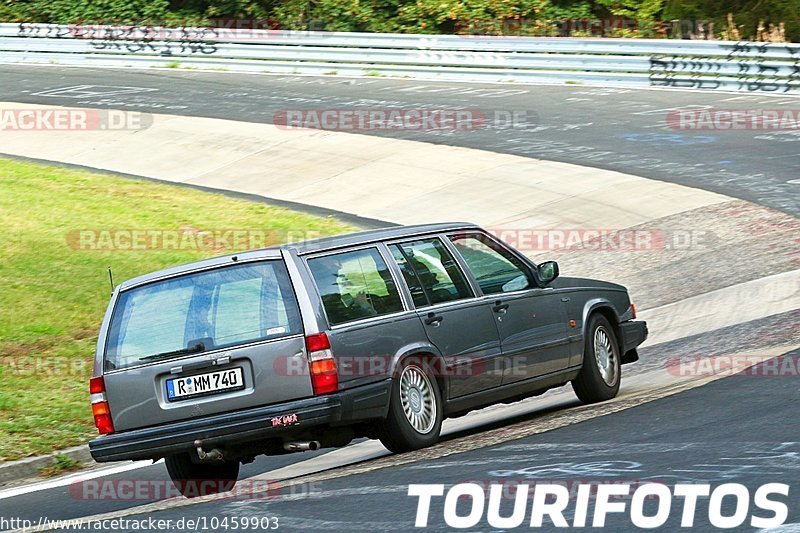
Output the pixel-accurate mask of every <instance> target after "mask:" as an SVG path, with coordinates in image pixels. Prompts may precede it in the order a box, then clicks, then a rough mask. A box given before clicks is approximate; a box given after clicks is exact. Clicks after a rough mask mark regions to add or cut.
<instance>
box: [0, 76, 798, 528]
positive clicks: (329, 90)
mask: <svg viewBox="0 0 800 533" xmlns="http://www.w3.org/2000/svg"><path fill="white" fill-rule="evenodd" d="M0 80H2V82H0V100H4V101H17V102H29V103H36V104H50V105H66V106H72V107H80V106H84V107H98V108H114V109H130V110H138V111H146V112H155V113H169V114H183V115H196V116H207V117H214V118H225V119H231V120H242V121H249V122H266V123H269V122H272V120H273V117H274V116H275V114H276V113H277V112H280V111H282V110H287V109H386V108H434V107H446V108H449V109H453V108H463V109H480V110H481V112H482V113H483V114H484V115H486V116H489V117H492V116H495V112H496V111H499V112H500V113H501V115H503V116H505V114H506V113H509V112H510V113H514V112H516V113H517V114H518V116H524V117H525V120H524V122H523V123H516V124H514V125H513V126H508V127H501V126H500V125H499V124H496V123H493V122H491V121H490V122H488V123H487V127H485V128H481V129H478V130H476V131H462V132H435V131H427V132H409V131H392V132H380V131H365V132H362V133H368V134H374V135H391V136H395V137H398V138H407V139H414V140H421V141H426V142H434V143H443V144H452V145H457V146H465V147H473V148H481V149H486V150H493V151H499V152H507V153H513V154H517V155H523V156H528V157H538V158H542V159H549V160H556V161H563V162H568V163H576V164H581V165H586V166H595V167H599V168H607V169H612V170H618V171H621V172H626V173H630V174H635V175H640V176H644V177H648V178H655V179H660V180H664V181H670V182H675V183H681V184H685V185H688V186H692V187H698V188H702V189H707V190H712V191H715V192H720V193H723V194H726V195H729V196H732V197H737V198H741V199H745V200H749V201H752V202H755V203H758V204H761V205H765V206H768V207H772V208H775V209H778V210H781V211H784V212H786V213H789V214H791V215H794V216H798V215H800V180H799V179H798V178H800V176H799V175H798V174H800V173H799V172H798V170H800V150H798V149H797V146H798V145H797V143H798V142H800V133H798V132H775V131H764V132H753V131H736V132H732V131H717V132H709V131H674V130H672V129H670V128H669V127H667V126H666V124H665V120H666V117H667V113H668V112H669V111H670V110H674V109H681V108H685V107H687V106H708V107H709V108H715V109H780V108H796V107H797V103H798V102H800V100H798V99H790V98H775V97H766V96H755V95H731V94H712V93H708V94H705V93H688V92H675V91H634V90H624V89H602V88H590V87H580V86H562V87H548V86H519V85H464V84H452V83H435V82H418V81H414V80H399V79H385V78H363V79H344V78H334V77H299V76H253V75H238V74H232V73H224V74H223V73H202V72H187V71H126V70H106V69H77V68H56V67H19V66H0ZM119 87H128V88H133V89H135V90H133V91H130V92H126V93H119V89H118V88H119ZM66 88H71V89H69V90H65V89H66ZM115 88H117V89H115ZM115 91H116V92H115ZM89 93H95V94H89ZM109 93H114V94H109ZM520 113H521V115H520ZM0 151H2V149H0ZM799 322H800V315H798V313H797V312H795V313H788V314H786V315H783V316H779V317H770V318H768V319H764V320H762V321H756V322H752V323H748V324H742V325H739V326H736V327H735V328H731V329H730V330H721V331H716V332H709V333H707V334H704V335H700V336H698V337H696V338H689V339H681V340H679V341H673V342H671V343H668V344H667V345H655V346H651V347H649V348H647V349H646V350H643V352H642V356H643V357H642V361H641V362H640V363H637V364H636V365H632V366H630V367H626V369H625V370H626V372H628V373H633V374H635V373H637V372H641V371H643V370H644V369H647V368H649V367H655V366H663V364H664V361H665V359H666V358H667V357H672V356H675V354H678V355H681V354H692V353H694V354H696V353H702V354H707V355H713V354H719V353H730V352H731V351H735V350H741V349H747V348H748V347H752V348H753V349H755V348H757V347H759V346H761V344H762V343H761V341H762V340H763V339H765V338H770V340H775V339H776V338H782V339H785V340H787V341H791V342H794V341H796V340H797V336H798V330H797V324H798V323H799ZM790 356H791V357H798V356H800V352H794V353H792V354H790ZM797 383H798V382H797V376H794V377H775V378H766V377H761V376H733V377H730V378H726V379H723V380H719V381H716V382H713V383H711V384H708V385H705V386H703V387H699V388H696V389H692V390H689V391H686V392H682V393H680V394H677V395H674V396H671V397H667V398H662V399H660V400H656V401H653V402H650V403H647V404H644V405H640V406H638V407H634V408H631V409H627V410H625V411H622V412H618V413H614V414H610V415H606V416H602V417H599V418H596V419H593V420H589V421H585V422H581V423H578V424H574V425H571V426H567V427H563V428H560V429H556V430H553V431H549V432H546V433H543V434H540V435H536V436H533V437H526V438H523V439H518V440H512V441H509V442H506V443H504V444H500V445H494V446H488V447H485V448H480V449H475V450H471V451H468V452H464V453H459V454H457V455H451V456H447V457H443V458H438V459H430V460H425V459H421V460H419V461H415V462H411V463H409V464H403V465H398V466H393V467H389V468H383V469H380V470H375V471H372V472H367V473H363V474H357V475H350V476H347V477H341V478H336V479H327V480H324V481H321V482H317V483H315V484H314V486H313V491H312V494H311V495H310V496H303V495H300V496H297V495H295V496H291V495H288V496H280V495H279V496H277V497H274V498H271V499H267V500H266V501H265V500H264V499H248V498H238V499H230V500H222V501H215V502H209V503H202V504H198V505H193V506H190V507H182V508H175V509H167V510H163V511H158V512H155V513H151V514H150V515H148V516H153V517H155V518H171V519H177V518H182V517H199V516H205V517H212V516H217V517H224V516H228V517H231V516H237V517H253V516H257V517H265V516H277V517H278V518H279V520H280V523H281V527H280V530H288V531H295V530H296V531H300V530H304V531H305V530H311V529H313V530H320V531H375V530H396V531H405V530H410V529H412V528H413V521H414V516H415V514H416V499H415V498H410V497H408V496H407V489H408V484H409V483H445V484H448V485H449V484H454V483H459V482H466V481H473V482H477V483H485V484H488V483H490V482H504V481H505V482H510V483H514V482H523V483H524V482H530V481H531V479H533V480H534V481H536V480H538V481H539V482H541V481H542V480H544V481H552V482H559V481H565V482H567V483H575V482H586V483H591V482H597V483H599V482H604V481H608V480H616V481H623V482H629V483H632V484H636V483H641V482H645V481H647V480H650V481H660V482H664V483H667V484H672V483H676V482H695V483H703V482H705V483H712V484H713V485H718V484H720V483H725V482H736V483H742V484H745V485H746V486H747V487H748V488H751V490H754V489H755V487H757V486H758V485H760V484H763V483H766V482H784V483H789V484H790V485H791V487H792V491H795V492H791V493H790V495H789V498H788V499H787V502H786V503H787V504H788V507H789V513H790V514H789V517H788V519H787V522H789V523H792V522H794V523H797V522H800V494H797V493H796V491H797V490H800V486H798V482H799V481H800V459H798V458H800V429H798V427H797V425H796V422H795V420H796V409H795V408H794V405H796V404H794V402H795V401H796V400H798V399H799V397H800V387H798V384H797ZM529 401H534V402H535V401H536V400H535V399H533V400H529ZM537 416H538V415H537V414H533V415H531V416H530V420H531V422H532V423H533V422H535V419H536V417H537ZM515 422H518V420H515ZM502 424H503V421H499V422H498V425H499V426H500V427H502ZM491 427H493V426H492V425H487V427H486V428H484V429H490V428H491ZM480 435H481V428H478V429H477V430H474V431H472V432H468V433H467V434H465V435H457V436H453V437H451V438H456V439H457V438H467V439H470V438H474V439H480ZM315 453H316V454H317V455H319V454H322V453H325V451H324V450H323V451H322V452H315ZM311 456H312V455H311V454H310V453H304V454H295V455H289V456H282V457H277V458H275V457H272V458H263V457H262V458H259V459H258V460H257V461H256V463H254V464H252V465H248V466H245V467H243V472H242V477H245V476H251V475H255V474H258V473H261V472H264V471H267V470H271V469H274V468H277V467H280V466H283V465H287V464H291V463H292V462H293V461H299V460H305V459H308V458H309V457H311ZM552 465H558V466H556V467H553V466H552ZM598 465H599V466H598ZM531 476H532V477H531ZM116 478H117V479H125V480H131V479H132V480H165V479H166V472H165V470H164V467H163V465H154V466H151V467H147V468H143V469H139V470H135V471H131V472H126V473H123V474H118V475H117V476H116ZM148 501H149V500H145V501H141V500H135V501H117V500H101V501H91V502H90V501H85V500H82V499H80V498H76V497H75V495H74V493H71V492H70V489H69V487H59V488H54V489H49V490H44V491H38V492H33V493H30V494H26V495H21V496H16V497H13V498H8V499H4V500H0V515H2V516H15V517H23V518H31V519H36V518H38V517H41V516H42V515H46V516H47V517H48V518H51V519H54V518H75V517H81V516H87V515H96V514H100V513H107V512H111V511H120V510H126V509H128V512H130V510H131V509H132V508H135V507H136V506H138V505H141V504H143V503H147V502H148ZM510 504H511V502H510V501H508V502H505V504H504V505H506V506H507V507H504V509H505V510H508V511H509V512H510V507H508V506H510ZM704 510H705V507H704V506H703V505H702V504H701V505H700V506H699V507H698V511H697V514H696V516H697V521H696V528H695V530H698V531H706V530H711V529H712V528H711V526H710V525H709V524H708V521H707V519H706V518H704V514H703V513H704ZM131 516H132V517H135V516H136V515H131ZM678 516H679V510H673V512H672V514H671V522H670V523H669V524H668V525H670V526H672V527H674V526H676V525H677V523H676V522H675V520H677V517H678ZM139 517H141V516H139ZM607 524H608V526H609V527H610V528H612V529H613V530H614V531H627V530H631V529H632V526H631V523H630V519H629V518H628V517H627V515H620V516H615V515H609V521H608V523H607ZM429 525H430V526H431V527H432V528H434V529H446V524H445V523H444V521H443V519H442V507H441V499H440V500H439V501H438V503H434V505H433V506H432V508H431V514H430V522H429ZM672 527H670V529H672ZM479 528H482V529H489V528H488V526H487V525H486V521H485V520H483V521H482V523H481V525H480V526H479ZM545 529H547V528H545ZM742 529H749V528H744V527H743V528H742Z"/></svg>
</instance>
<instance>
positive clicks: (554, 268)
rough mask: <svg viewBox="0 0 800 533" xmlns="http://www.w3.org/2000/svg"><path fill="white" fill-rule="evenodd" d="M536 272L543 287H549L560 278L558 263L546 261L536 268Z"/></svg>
mask: <svg viewBox="0 0 800 533" xmlns="http://www.w3.org/2000/svg"><path fill="white" fill-rule="evenodd" d="M536 272H537V274H539V281H540V282H541V283H542V285H547V284H548V283H550V282H551V281H553V280H554V279H556V278H557V277H558V263H556V262H555V261H545V262H544V263H541V264H539V266H537V267H536Z"/></svg>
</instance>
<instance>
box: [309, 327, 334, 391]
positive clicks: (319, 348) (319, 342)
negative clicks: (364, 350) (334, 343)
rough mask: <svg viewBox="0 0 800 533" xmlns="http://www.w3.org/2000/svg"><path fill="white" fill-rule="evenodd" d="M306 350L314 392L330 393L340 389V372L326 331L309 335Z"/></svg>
mask: <svg viewBox="0 0 800 533" xmlns="http://www.w3.org/2000/svg"><path fill="white" fill-rule="evenodd" d="M306 350H307V351H308V367H309V370H310V372H309V373H310V374H311V386H312V387H313V388H314V394H329V393H331V392H336V391H337V390H339V373H338V371H337V369H336V359H335V358H334V357H333V352H332V351H331V343H330V341H328V336H327V335H326V334H325V333H316V334H314V335H309V336H307V337H306Z"/></svg>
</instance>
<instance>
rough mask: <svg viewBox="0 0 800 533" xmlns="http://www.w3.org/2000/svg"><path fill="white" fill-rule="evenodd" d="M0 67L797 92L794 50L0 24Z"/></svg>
mask: <svg viewBox="0 0 800 533" xmlns="http://www.w3.org/2000/svg"><path fill="white" fill-rule="evenodd" d="M0 62H4V63H57V64H63V65H86V66H116V67H139V68H149V67H156V68H157V67H172V68H202V69H220V70H236V71H255V72H277V73H289V74H291V73H304V74H305V73H307V74H333V73H336V74H351V75H376V76H403V77H414V78H425V79H440V80H464V81H467V80H469V81H507V82H521V83H537V82H539V83H584V84H589V85H607V86H633V87H646V86H660V87H677V88H695V89H707V90H713V89H721V90H735V91H745V92H769V93H778V94H800V45H798V44H789V43H756V42H733V41H688V40H672V39H606V38H602V39H598V38H595V39H574V38H563V37H561V38H540V37H482V36H460V35H406V34H379V33H344V32H341V33H339V32H337V33H333V32H305V31H272V30H224V29H215V28H158V27H150V26H63V25H55V24H28V23H22V24H0Z"/></svg>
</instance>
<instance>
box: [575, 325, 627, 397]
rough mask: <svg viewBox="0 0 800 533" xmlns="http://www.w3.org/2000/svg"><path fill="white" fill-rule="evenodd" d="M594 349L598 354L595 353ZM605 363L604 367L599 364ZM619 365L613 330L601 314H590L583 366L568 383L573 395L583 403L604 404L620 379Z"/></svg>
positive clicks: (614, 393) (618, 352)
mask: <svg viewBox="0 0 800 533" xmlns="http://www.w3.org/2000/svg"><path fill="white" fill-rule="evenodd" d="M598 332H599V333H598ZM603 340H607V341H606V342H604V341H603ZM596 345H597V346H596ZM596 347H597V348H598V351H599V354H596V351H595V348H596ZM609 348H610V349H609ZM605 353H608V359H604V357H603V355H604V354H605ZM606 362H607V364H603V363H606ZM620 365H621V356H620V351H619V343H618V342H617V336H616V335H615V334H614V328H613V327H611V324H610V323H609V321H608V319H607V318H606V317H604V316H603V315H601V314H599V313H595V314H593V315H591V316H590V317H589V324H588V325H587V327H586V340H585V344H584V348H583V367H582V368H581V371H580V373H579V374H578V377H577V378H575V379H574V380H573V381H572V388H573V390H574V391H575V394H576V395H577V396H578V398H579V399H580V400H581V401H582V402H583V403H597V402H604V401H606V400H610V399H611V398H613V397H615V396H616V395H617V393H618V392H619V383H620V379H621V377H622V371H621V366H620ZM601 367H602V368H603V370H601Z"/></svg>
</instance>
